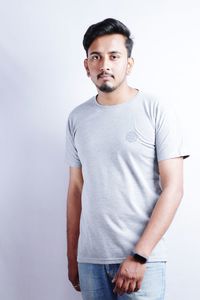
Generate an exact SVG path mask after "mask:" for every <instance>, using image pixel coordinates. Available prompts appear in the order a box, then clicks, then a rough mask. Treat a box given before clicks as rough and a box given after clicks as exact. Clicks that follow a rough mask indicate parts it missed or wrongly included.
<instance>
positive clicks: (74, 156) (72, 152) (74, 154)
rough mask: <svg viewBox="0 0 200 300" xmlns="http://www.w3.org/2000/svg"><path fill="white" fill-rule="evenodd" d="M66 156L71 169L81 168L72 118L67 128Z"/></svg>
mask: <svg viewBox="0 0 200 300" xmlns="http://www.w3.org/2000/svg"><path fill="white" fill-rule="evenodd" d="M66 156H67V163H68V165H69V166H71V167H81V161H80V158H79V156H78V151H77V148H76V146H75V129H74V126H73V123H72V120H71V118H70V116H69V117H68V120H67V126H66Z"/></svg>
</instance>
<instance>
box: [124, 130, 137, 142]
mask: <svg viewBox="0 0 200 300" xmlns="http://www.w3.org/2000/svg"><path fill="white" fill-rule="evenodd" d="M137 139H138V137H137V134H136V133H135V131H133V130H131V131H129V132H128V133H127V134H126V140H127V141H128V142H130V143H134V142H136V141H137Z"/></svg>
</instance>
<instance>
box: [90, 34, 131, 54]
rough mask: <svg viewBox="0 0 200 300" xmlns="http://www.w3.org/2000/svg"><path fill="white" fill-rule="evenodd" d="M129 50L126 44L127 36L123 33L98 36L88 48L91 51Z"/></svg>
mask: <svg viewBox="0 0 200 300" xmlns="http://www.w3.org/2000/svg"><path fill="white" fill-rule="evenodd" d="M112 51H119V52H122V53H123V52H124V53H126V52H127V49H126V46H125V37H124V36H123V35H122V34H108V35H103V36H100V37H98V38H96V39H95V40H94V41H93V42H92V44H91V45H90V47H89V49H88V54H90V53H91V52H112Z"/></svg>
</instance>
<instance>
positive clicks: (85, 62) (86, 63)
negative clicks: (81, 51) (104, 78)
mask: <svg viewBox="0 0 200 300" xmlns="http://www.w3.org/2000/svg"><path fill="white" fill-rule="evenodd" d="M84 67H85V69H86V72H87V76H88V77H90V71H89V68H88V59H87V58H85V59H84Z"/></svg>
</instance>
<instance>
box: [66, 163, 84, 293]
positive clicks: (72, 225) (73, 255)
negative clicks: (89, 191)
mask: <svg viewBox="0 0 200 300" xmlns="http://www.w3.org/2000/svg"><path fill="white" fill-rule="evenodd" d="M82 187H83V176H82V169H81V168H77V167H70V178H69V187H68V195H67V257H68V276H69V280H70V281H71V283H72V285H73V286H74V287H75V289H76V290H77V291H79V290H80V287H79V286H78V284H79V277H78V263H77V249H78V238H79V226H80V215H81V194H82Z"/></svg>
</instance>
